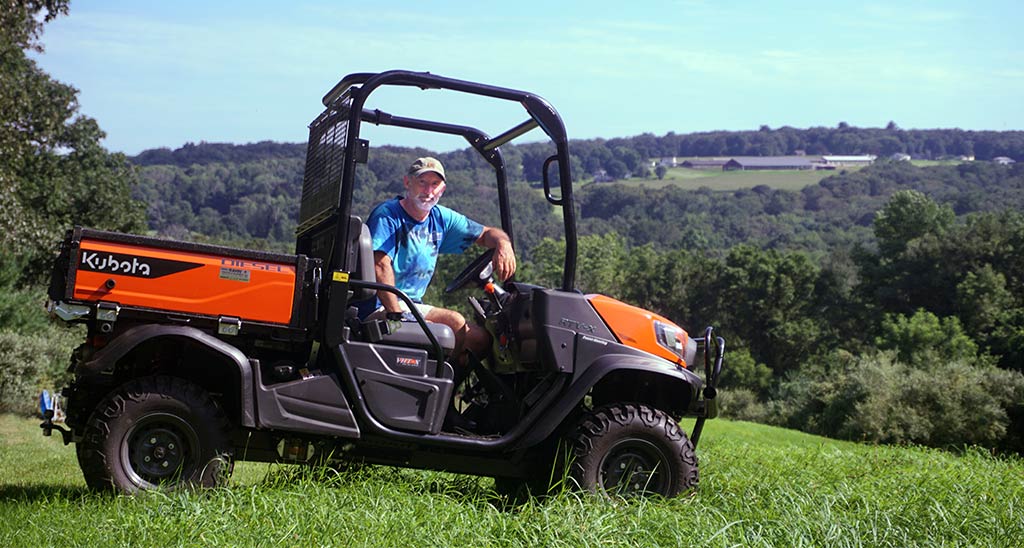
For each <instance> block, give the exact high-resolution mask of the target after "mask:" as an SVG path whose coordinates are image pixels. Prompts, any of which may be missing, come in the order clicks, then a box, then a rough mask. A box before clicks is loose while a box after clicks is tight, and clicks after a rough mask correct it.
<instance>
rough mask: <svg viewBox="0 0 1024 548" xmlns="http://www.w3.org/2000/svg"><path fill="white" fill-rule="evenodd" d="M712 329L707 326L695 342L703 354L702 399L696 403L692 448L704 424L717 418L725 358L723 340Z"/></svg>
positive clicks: (698, 438) (698, 439)
mask: <svg viewBox="0 0 1024 548" xmlns="http://www.w3.org/2000/svg"><path fill="white" fill-rule="evenodd" d="M714 332H715V330H714V328H713V327H710V326H708V328H707V329H705V330H704V337H703V338H701V339H699V340H698V341H697V344H698V350H702V351H703V352H704V390H703V393H702V395H703V396H704V399H703V400H701V401H700V402H698V405H699V406H700V407H699V408H698V416H697V422H696V423H695V424H694V425H693V432H692V433H691V434H690V441H692V442H693V445H694V447H696V446H697V442H698V441H700V434H701V432H702V431H703V430H704V422H705V421H706V420H708V419H713V418H715V417H717V416H718V400H717V397H718V378H719V376H721V374H722V360H723V359H724V358H725V339H723V338H722V337H715V336H714Z"/></svg>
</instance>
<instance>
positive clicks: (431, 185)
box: [366, 157, 516, 357]
mask: <svg viewBox="0 0 1024 548" xmlns="http://www.w3.org/2000/svg"><path fill="white" fill-rule="evenodd" d="M402 183H403V185H404V186H405V196H396V197H395V198H392V199H391V200H388V201H386V202H384V203H382V204H380V205H378V206H377V207H376V208H374V210H373V212H372V213H370V218H369V219H368V220H367V221H366V225H367V227H368V228H369V229H370V235H371V237H372V239H373V261H374V270H375V271H376V275H377V282H379V283H382V284H388V285H393V286H395V287H397V288H398V289H401V290H402V291H403V292H405V293H406V294H407V295H409V297H410V298H411V299H412V300H413V302H414V303H416V307H417V309H418V310H419V311H420V314H422V315H423V317H424V319H426V320H427V321H429V322H436V323H443V324H446V325H448V326H449V327H451V328H452V331H454V332H455V356H456V357H459V356H461V355H462V351H463V350H469V351H471V352H473V353H475V354H477V355H480V354H482V353H483V352H484V351H486V349H487V345H488V344H489V342H490V337H489V335H488V334H487V332H486V331H485V330H483V329H482V328H480V327H478V326H476V325H470V324H468V323H467V322H466V319H465V318H463V317H462V314H459V313H458V312H456V311H454V310H448V309H445V308H439V307H434V306H430V305H427V304H422V299H423V293H424V292H425V291H426V290H427V286H428V285H429V284H430V279H431V278H432V277H433V275H434V268H435V266H436V265H437V256H438V254H439V253H462V252H463V251H465V250H466V249H467V248H469V246H470V245H472V244H474V243H476V244H477V245H481V246H483V247H486V248H491V249H494V258H493V259H492V263H493V265H494V275H495V276H496V277H497V278H498V279H499V280H501V281H505V280H507V279H508V278H509V277H511V276H512V274H514V273H515V271H516V257H515V252H514V251H513V250H512V241H511V240H509V237H508V235H507V234H505V232H503V231H502V230H501V229H498V228H494V227H485V226H483V225H481V224H480V223H477V222H476V221H473V220H472V219H469V218H468V217H466V216H465V215H462V214H461V213H458V212H456V211H454V210H452V209H449V208H447V207H444V206H442V205H438V204H437V202H438V200H439V199H440V198H441V195H442V194H444V190H445V175H444V166H442V165H441V162H439V161H438V160H437V159H435V158H430V157H427V158H419V159H417V160H416V161H415V162H413V163H412V165H411V166H409V170H408V172H407V174H406V175H405V177H403V180H402ZM377 299H378V301H379V307H378V308H377V310H376V311H374V312H373V313H372V314H370V315H369V317H370V318H371V319H380V318H383V317H385V316H387V315H388V313H391V314H392V315H396V314H402V313H406V314H408V312H409V311H408V310H407V308H406V305H405V303H404V302H402V301H401V300H400V299H399V298H398V297H397V296H396V295H395V294H394V293H389V292H387V291H378V292H377Z"/></svg>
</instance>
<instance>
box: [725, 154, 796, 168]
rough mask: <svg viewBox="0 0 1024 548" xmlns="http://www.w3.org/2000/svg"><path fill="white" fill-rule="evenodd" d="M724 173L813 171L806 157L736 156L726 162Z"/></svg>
mask: <svg viewBox="0 0 1024 548" xmlns="http://www.w3.org/2000/svg"><path fill="white" fill-rule="evenodd" d="M722 169H723V170H725V171H753V170H765V169H780V170H781V169H814V164H812V163H811V161H810V160H809V159H807V157H806V156H737V157H735V158H733V159H731V160H729V161H728V162H726V163H725V164H724V165H723V166H722Z"/></svg>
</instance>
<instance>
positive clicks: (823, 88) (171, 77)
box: [35, 0, 1024, 154]
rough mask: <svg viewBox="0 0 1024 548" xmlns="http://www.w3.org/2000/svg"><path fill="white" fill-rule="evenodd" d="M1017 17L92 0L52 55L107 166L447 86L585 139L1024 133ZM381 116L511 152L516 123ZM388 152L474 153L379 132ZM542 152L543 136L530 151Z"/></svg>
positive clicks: (787, 4) (719, 5)
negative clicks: (895, 128)
mask: <svg viewBox="0 0 1024 548" xmlns="http://www.w3.org/2000/svg"><path fill="white" fill-rule="evenodd" d="M1022 6H1024V4H1022V3H1020V2H1011V1H1006V2H997V1H980V2H972V3H967V2H947V1H933V2H916V1H899V0H897V1H890V2H883V1H878V2H872V1H871V0H868V1H860V2H847V1H833V2H809V1H774V2H754V1H734V2H722V1H719V2H712V1H708V2H704V1H699V0H680V1H657V0H653V1H647V2H643V1H634V2H623V1H616V2H605V1H591V2H558V1H556V0H548V1H535V0H517V1H515V2H486V3H485V2H456V1H434V2H423V1H398V2H365V1H364V2H348V1H342V0H337V1H312V0H310V1H302V0H299V1H293V2H270V1H260V0H254V1H247V2H241V1H233V2H216V3H214V2H208V1H199V0H178V1H176V2H150V1H138V2H135V1H103V0H91V1H86V0H78V1H75V2H72V4H71V11H70V15H68V16H65V17H62V18H60V19H58V20H56V21H54V22H52V23H50V24H49V25H47V27H46V31H45V33H44V35H43V44H44V46H45V47H46V52H45V53H44V54H42V55H37V56H35V57H36V59H37V61H38V62H39V64H40V65H41V66H42V67H43V69H44V70H46V71H47V72H49V73H50V74H51V75H52V76H53V77H55V78H57V79H58V80H61V81H63V82H66V83H69V84H71V85H73V86H75V87H76V88H78V89H79V90H80V93H79V102H80V105H81V112H82V113H83V114H86V115H88V116H91V117H94V118H96V119H97V120H98V121H99V123H100V126H101V127H102V128H103V129H104V130H105V131H106V132H107V138H106V140H105V142H104V144H105V145H106V146H107V148H109V149H110V150H114V151H121V152H126V153H128V154H135V153H138V152H140V151H142V150H145V149H147V148H155V147H162V146H163V147H171V148H176V147H179V146H181V145H182V144H184V143H186V142H199V141H208V142H233V143H246V142H255V141H260V140H267V139H270V140H275V141H283V142H305V140H306V138H307V136H308V135H307V129H306V126H307V124H308V123H309V122H310V121H311V120H312V119H313V118H314V117H315V116H316V115H317V113H319V111H320V109H321V105H320V99H321V97H322V96H323V95H324V93H326V92H327V91H328V90H329V89H330V88H331V86H333V85H334V84H335V83H336V82H337V81H338V80H340V79H341V77H342V76H344V75H345V74H348V73H352V72H378V71H384V70H389V69H409V70H423V71H430V72H433V73H436V74H441V75H444V76H449V77H453V78H459V79H464V80H474V81H480V82H485V83H489V84H494V85H498V86H503V87H510V88H516V89H523V90H527V91H531V92H535V93H537V94H538V95H540V96H542V97H544V98H546V99H547V100H548V101H550V102H551V103H552V104H553V105H554V106H555V108H556V109H558V111H559V113H560V114H561V115H562V118H563V120H564V121H565V124H566V127H567V129H568V131H569V135H570V136H571V137H574V138H593V137H604V138H611V137H626V136H632V135H637V134H640V133H645V132H650V133H654V134H655V135H664V134H665V133H667V132H669V131H673V132H676V133H689V132H694V131H704V130H713V129H725V130H745V129H757V128H758V127H759V126H761V125H768V126H770V127H772V128H777V127H779V126H783V125H790V126H794V127H810V126H835V125H836V124H837V123H838V122H840V121H845V122H847V123H849V124H851V125H855V126H884V125H885V124H886V123H888V121H890V120H893V121H895V122H896V123H897V124H898V125H899V126H900V127H903V128H951V127H959V128H963V129H991V130H1020V129H1024V100H1022V99H1024V39H1022V38H1021V32H1020V30H1019V29H1020V28H1021V26H1020V24H1021V21H1022V20H1024V7H1022ZM379 100H380V103H376V104H373V105H371V106H380V108H382V109H384V110H387V111H389V112H392V113H394V114H401V115H413V116H428V115H430V113H434V114H435V115H436V116H439V117H442V118H446V119H447V121H453V122H458V123H466V124H470V125H476V126H478V127H480V128H481V129H483V130H484V131H485V132H487V133H490V134H491V135H495V134H497V133H500V132H501V131H502V130H504V129H507V128H508V127H510V126H512V125H514V124H516V123H518V122H520V121H522V117H523V116H522V111H521V110H519V109H518V108H511V107H507V106H502V107H501V108H497V109H493V108H490V109H489V108H486V107H489V106H490V105H484V104H477V103H473V102H465V101H460V100H456V98H452V97H448V96H445V95H444V94H439V93H437V92H428V93H424V92H418V91H415V92H412V91H410V92H403V93H395V94H393V95H381V96H380V97H379ZM370 138H371V140H372V142H373V144H386V143H387V144H399V145H406V146H411V145H421V146H426V147H427V148H432V149H434V150H438V151H443V150H450V149H454V148H461V147H462V146H465V145H464V143H463V142H460V141H457V140H450V139H449V138H439V139H438V138H435V139H432V140H431V139H425V138H424V136H422V135H420V134H413V133H397V132H396V133H387V132H380V133H378V134H373V135H370ZM527 140H528V139H527Z"/></svg>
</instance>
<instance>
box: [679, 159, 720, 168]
mask: <svg viewBox="0 0 1024 548" xmlns="http://www.w3.org/2000/svg"><path fill="white" fill-rule="evenodd" d="M729 160H730V159H729V158H699V159H696V160H686V161H684V162H683V163H682V164H680V165H682V166H683V167H686V168H690V169H722V166H724V165H725V164H727V163H728V162H729Z"/></svg>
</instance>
